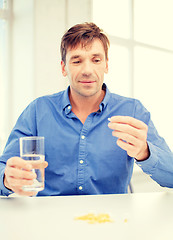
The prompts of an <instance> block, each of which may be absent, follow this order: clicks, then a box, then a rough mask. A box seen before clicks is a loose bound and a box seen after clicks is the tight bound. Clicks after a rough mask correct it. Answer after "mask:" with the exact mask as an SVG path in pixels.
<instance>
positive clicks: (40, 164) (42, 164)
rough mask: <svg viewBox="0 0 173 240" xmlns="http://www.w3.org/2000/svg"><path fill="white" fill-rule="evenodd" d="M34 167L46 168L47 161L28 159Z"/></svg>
mask: <svg viewBox="0 0 173 240" xmlns="http://www.w3.org/2000/svg"><path fill="white" fill-rule="evenodd" d="M29 162H30V164H31V165H32V168H34V169H40V168H46V167H47V166H48V162H46V161H42V160H37V161H32V160H31V161H29Z"/></svg>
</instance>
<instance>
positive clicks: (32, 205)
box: [0, 192, 173, 240]
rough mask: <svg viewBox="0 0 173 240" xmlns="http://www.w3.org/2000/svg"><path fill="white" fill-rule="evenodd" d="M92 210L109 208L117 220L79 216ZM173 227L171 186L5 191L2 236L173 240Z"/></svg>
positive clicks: (0, 205)
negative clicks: (47, 193)
mask: <svg viewBox="0 0 173 240" xmlns="http://www.w3.org/2000/svg"><path fill="white" fill-rule="evenodd" d="M89 213H93V214H101V213H102V214H109V216H110V218H111V219H112V222H106V223H94V224H90V223H88V222H86V221H82V220H75V218H76V217H80V216H83V215H87V214H89ZM172 229H173V193H172V192H160V193H136V194H116V195H90V196H88V195H87V196H64V197H62V196H56V197H18V198H13V197H8V198H6V197H0V238H1V239H3V240H23V239H25V240H29V239H30V240H31V239H37V240H39V239H41V240H44V239H50V240H54V239H60V240H71V239H75V240H78V239H80V240H81V239H82V240H85V239H91V240H95V239H96V240H106V239H109V240H115V239H118V240H119V239H120V240H124V239H128V240H131V239H133V240H135V239H140V240H143V239H145V240H146V239H147V240H148V239H152V240H153V239H157V240H163V239H166V240H169V239H170V240H172V239H173V230H172Z"/></svg>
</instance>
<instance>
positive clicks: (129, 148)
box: [117, 138, 135, 157]
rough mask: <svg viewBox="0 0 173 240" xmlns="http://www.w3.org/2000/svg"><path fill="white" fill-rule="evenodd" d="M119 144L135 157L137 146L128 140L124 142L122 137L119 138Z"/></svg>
mask: <svg viewBox="0 0 173 240" xmlns="http://www.w3.org/2000/svg"><path fill="white" fill-rule="evenodd" d="M117 145H118V146H119V147H120V148H122V149H123V150H125V151H126V152H127V154H128V155H129V156H130V157H135V147H134V146H133V145H131V144H129V143H127V142H124V141H123V140H122V139H120V138H119V139H118V140H117Z"/></svg>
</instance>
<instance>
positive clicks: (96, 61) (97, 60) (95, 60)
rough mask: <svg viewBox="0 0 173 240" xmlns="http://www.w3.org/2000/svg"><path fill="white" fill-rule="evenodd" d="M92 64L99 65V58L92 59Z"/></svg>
mask: <svg viewBox="0 0 173 240" xmlns="http://www.w3.org/2000/svg"><path fill="white" fill-rule="evenodd" d="M93 62H95V63H100V62H101V59H100V58H94V59H93Z"/></svg>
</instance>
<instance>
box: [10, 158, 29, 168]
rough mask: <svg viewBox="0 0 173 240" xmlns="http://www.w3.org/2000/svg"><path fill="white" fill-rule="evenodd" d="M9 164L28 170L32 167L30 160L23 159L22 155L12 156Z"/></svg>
mask: <svg viewBox="0 0 173 240" xmlns="http://www.w3.org/2000/svg"><path fill="white" fill-rule="evenodd" d="M7 166H9V167H15V168H20V169H26V170H31V169H32V165H31V164H30V162H29V161H26V160H23V159H22V158H20V157H12V158H10V159H8V161H7Z"/></svg>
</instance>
